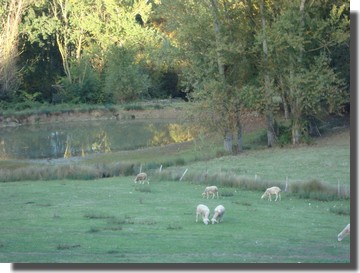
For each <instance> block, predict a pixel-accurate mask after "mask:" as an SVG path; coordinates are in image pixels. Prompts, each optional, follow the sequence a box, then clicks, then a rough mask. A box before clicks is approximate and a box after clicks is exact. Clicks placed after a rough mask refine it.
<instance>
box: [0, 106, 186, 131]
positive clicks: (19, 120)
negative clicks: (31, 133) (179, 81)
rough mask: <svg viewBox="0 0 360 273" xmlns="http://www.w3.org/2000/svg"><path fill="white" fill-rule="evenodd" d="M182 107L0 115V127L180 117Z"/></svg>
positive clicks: (182, 111)
mask: <svg viewBox="0 0 360 273" xmlns="http://www.w3.org/2000/svg"><path fill="white" fill-rule="evenodd" d="M182 116H184V110H182V109H171V108H169V109H148V110H114V109H111V110H108V109H96V110H89V111H76V110H72V111H66V112H50V113H36V114H21V113H20V114H13V115H10V116H6V117H4V116H0V127H14V126H21V125H29V124H43V123H57V122H71V121H87V120H108V119H117V120H129V119H146V118H181V117H182Z"/></svg>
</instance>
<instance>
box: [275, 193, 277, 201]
mask: <svg viewBox="0 0 360 273" xmlns="http://www.w3.org/2000/svg"><path fill="white" fill-rule="evenodd" d="M275 196H276V198H275V202H276V201H277V199H278V194H277V193H275Z"/></svg>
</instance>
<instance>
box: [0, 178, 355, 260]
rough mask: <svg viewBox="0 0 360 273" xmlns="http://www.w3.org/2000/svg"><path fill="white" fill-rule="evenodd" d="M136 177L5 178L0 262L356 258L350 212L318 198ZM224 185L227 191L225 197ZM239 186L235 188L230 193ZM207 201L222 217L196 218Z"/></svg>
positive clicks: (0, 203) (0, 216) (1, 186)
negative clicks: (208, 189)
mask: <svg viewBox="0 0 360 273" xmlns="http://www.w3.org/2000/svg"><path fill="white" fill-rule="evenodd" d="M203 189H204V185H197V184H192V183H189V182H185V181H182V182H175V181H156V179H155V178H154V179H152V180H151V181H150V185H147V184H145V185H138V184H136V185H135V184H134V182H133V177H113V178H105V179H99V180H92V181H79V180H76V181H75V180H63V181H24V182H11V183H1V184H0V207H1V210H0V219H1V225H0V234H1V237H0V262H6V263H22V262H35V263H48V262H49V263H198V262H200V263H349V262H350V238H349V237H346V238H345V239H344V240H343V241H342V242H338V241H337V234H338V233H339V232H340V231H341V230H342V228H343V227H344V226H345V225H346V224H347V223H349V221H350V216H349V215H343V214H337V213H334V212H333V211H332V209H333V208H339V207H340V208H341V207H349V206H350V201H349V200H345V201H329V202H320V201H314V200H307V199H299V198H295V197H293V196H290V195H287V194H286V193H283V194H282V201H280V202H274V201H273V202H269V201H266V200H261V199H260V197H261V195H262V192H259V191H243V190H239V189H235V188H220V189H219V190H220V198H219V199H208V200H207V199H203V198H202V196H201V193H202V192H203ZM221 192H226V193H227V195H226V196H221ZM231 192H232V193H233V194H229V193H231ZM200 203H203V204H206V205H208V206H209V208H210V210H211V215H212V214H213V209H214V208H215V207H216V206H217V205H218V204H222V205H224V206H225V208H226V212H225V215H224V218H223V222H222V223H220V224H215V225H211V224H210V225H207V226H206V225H204V224H203V223H202V222H198V223H196V222H195V208H196V206H197V205H198V204H200Z"/></svg>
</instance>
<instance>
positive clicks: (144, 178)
mask: <svg viewBox="0 0 360 273" xmlns="http://www.w3.org/2000/svg"><path fill="white" fill-rule="evenodd" d="M138 181H139V183H141V182H142V183H141V184H144V183H145V181H146V182H147V183H148V184H150V183H149V180H148V179H147V174H146V173H139V174H138V175H137V176H136V177H135V179H134V182H135V183H137V182H138Z"/></svg>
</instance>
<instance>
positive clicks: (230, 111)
mask: <svg viewBox="0 0 360 273" xmlns="http://www.w3.org/2000/svg"><path fill="white" fill-rule="evenodd" d="M0 2H1V6H0V15H1V18H2V21H1V24H0V99H1V104H0V106H1V107H3V108H5V107H11V105H13V104H14V103H15V104H17V105H22V106H23V107H28V105H29V103H28V102H34V101H38V102H45V103H62V102H73V103H92V104H100V103H123V102H129V101H134V100H141V99H148V98H168V97H183V98H184V97H185V96H186V98H187V99H189V100H191V101H193V102H194V103H195V104H196V105H197V109H198V115H196V116H197V118H198V119H199V121H200V120H201V122H206V124H207V125H208V126H209V127H212V128H214V129H216V130H218V131H219V132H221V133H222V134H223V136H224V148H225V149H226V150H231V149H232V147H233V146H236V147H237V150H238V152H241V150H242V121H241V112H242V111H243V109H252V110H255V111H258V112H259V113H261V114H263V115H264V116H265V117H266V121H267V125H266V127H267V136H268V146H272V144H273V143H274V142H275V141H276V128H275V127H276V122H275V120H274V115H275V113H279V112H280V113H284V118H285V119H287V120H289V121H290V124H291V129H292V142H293V143H294V144H296V143H299V142H300V141H301V136H302V135H303V134H304V133H306V132H304V130H305V128H306V123H307V122H308V121H309V117H319V116H321V115H324V114H328V113H339V112H340V111H341V110H342V108H343V107H344V105H346V104H349V101H350V98H349V97H350V96H349V86H350V49H349V43H350V20H349V15H350V10H349V6H350V3H349V1H345V2H344V1H339V0H319V1H306V0H297V1H285V0H276V1H272V0H242V1H241V0H239V1H233V0H225V1H218V0H205V1H193V0H161V1H160V0H147V1H143V0H142V1H140V0H131V1H130V0H50V1H45V0H40V1H35V0H0ZM233 139H237V142H236V144H235V145H234V144H233Z"/></svg>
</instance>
